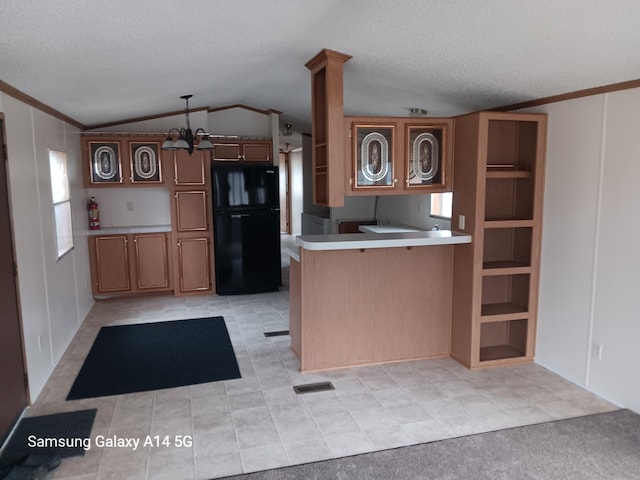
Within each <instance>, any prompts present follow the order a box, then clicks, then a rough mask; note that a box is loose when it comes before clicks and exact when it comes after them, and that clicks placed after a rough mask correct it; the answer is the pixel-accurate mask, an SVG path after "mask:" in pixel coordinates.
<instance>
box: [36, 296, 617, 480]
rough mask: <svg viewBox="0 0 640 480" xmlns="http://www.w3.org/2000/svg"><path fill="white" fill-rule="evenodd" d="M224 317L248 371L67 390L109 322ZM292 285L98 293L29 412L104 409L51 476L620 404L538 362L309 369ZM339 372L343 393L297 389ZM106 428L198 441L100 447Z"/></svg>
mask: <svg viewBox="0 0 640 480" xmlns="http://www.w3.org/2000/svg"><path fill="white" fill-rule="evenodd" d="M215 315H223V316H224V318H225V321H226V324H227V328H228V330H229V334H230V337H231V340H232V343H233V345H234V349H235V352H236V354H237V358H238V363H239V365H240V370H241V373H242V378H241V379H237V380H229V381H224V382H217V383H208V384H201V385H192V386H188V387H180V388H174V389H167V390H159V391H155V392H143V393H135V394H129V395H118V396H112V397H102V398H95V399H86V400H75V401H69V402H67V401H65V397H66V395H67V393H68V391H69V389H70V387H71V384H72V383H73V381H74V379H75V376H76V374H77V373H78V371H79V369H80V367H81V365H82V362H83V359H84V357H85V356H86V354H87V353H88V351H89V349H90V348H91V345H92V342H93V339H94V338H95V336H96V335H97V333H98V330H99V329H100V327H101V326H104V325H118V324H128V323H140V322H155V321H161V320H176V319H181V318H198V317H206V316H215ZM287 328H288V291H287V290H286V289H284V290H282V291H280V292H275V293H268V294H259V295H243V296H201V297H188V298H174V297H168V296H166V297H165V296H158V297H148V298H137V299H117V300H108V301H99V302H97V303H96V305H95V306H94V308H93V309H92V311H91V313H90V314H89V316H88V318H87V319H86V321H85V322H84V324H83V325H82V327H81V328H80V330H79V332H78V333H77V335H76V337H75V338H74V340H73V341H72V343H71V345H70V347H69V349H68V350H67V352H66V353H65V355H64V356H63V358H62V360H61V361H60V363H59V365H58V366H57V368H56V369H55V371H54V372H53V374H52V376H51V378H50V379H49V381H48V383H47V385H46V387H45V389H44V390H43V392H42V394H41V395H40V397H39V398H38V399H37V401H36V402H35V403H34V405H33V406H32V407H31V408H30V409H29V410H28V413H27V414H28V415H29V416H32V415H40V414H47V413H57V412H62V411H71V410H79V409H84V408H97V409H98V414H97V417H96V422H95V424H94V428H93V432H92V448H91V449H90V450H89V451H87V452H86V455H85V456H84V457H75V458H69V459H65V460H64V461H63V463H62V465H61V466H60V467H59V468H58V469H57V470H55V471H54V475H53V476H52V478H57V479H67V480H71V479H73V480H80V479H82V480H84V479H132V480H133V479H141V480H146V479H149V480H162V479H171V480H180V479H189V480H190V479H211V478H218V477H223V476H227V475H232V474H238V473H241V472H252V471H256V470H262V469H269V468H275V467H281V466H286V465H292V464H297V463H305V462H311V461H317V460H322V459H329V458H335V457H341V456H345V455H352V454H356V453H361V452H368V451H373V450H379V449H386V448H391V447H398V446H402V445H410V444H415V443H421V442H428V441H433V440H438V439H444V438H450V437H455V436H460V435H468V434H473V433H479V432H486V431H490V430H496V429H501V428H508V427H515V426H519V425H526V424H531V423H537V422H544V421H549V420H553V419H561V418H567V417H573V416H579V415H584V414H589V413H596V412H603V411H609V410H613V409H615V408H616V407H615V406H613V405H611V404H609V403H607V402H605V401H603V400H601V399H599V398H598V397H596V396H594V395H592V394H590V393H588V392H586V391H584V390H582V389H580V388H578V387H577V386H575V385H573V384H571V383H569V382H567V381H565V380H563V379H562V378H560V377H558V376H557V375H555V374H553V373H551V372H549V371H547V370H545V369H544V368H542V367H540V366H538V365H527V366H518V367H504V368H497V369H492V370H484V371H477V372H471V371H469V370H467V369H466V368H464V367H462V366H461V365H459V364H458V363H456V362H455V361H453V360H450V359H438V360H426V361H415V362H407V363H396V364H389V365H379V366H366V367H359V368H352V369H344V370H336V371H331V372H326V373H323V374H300V373H299V372H298V371H297V369H298V362H297V360H296V358H295V356H294V355H293V353H292V352H291V350H290V349H289V337H271V338H265V337H264V335H263V332H265V331H276V330H286V329H287ZM316 381H331V382H332V383H333V384H334V386H335V390H334V391H329V392H320V393H310V394H304V395H295V394H294V392H293V389H292V386H293V385H296V384H301V383H310V382H316ZM98 435H103V436H108V437H111V438H113V436H117V437H120V438H128V437H132V438H140V439H144V438H146V437H147V435H151V438H152V439H154V438H155V436H159V438H160V439H162V438H164V436H165V435H170V436H171V438H172V440H173V439H174V437H175V436H176V435H182V436H189V437H191V438H192V439H193V443H192V445H191V446H186V447H177V446H175V445H172V446H171V447H166V446H159V447H151V446H147V447H144V448H143V447H141V446H140V447H138V449H137V450H135V451H134V450H132V449H131V448H106V447H104V448H98V447H97V446H95V439H96V437H97V436H98Z"/></svg>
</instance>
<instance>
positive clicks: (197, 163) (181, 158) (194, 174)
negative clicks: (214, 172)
mask: <svg viewBox="0 0 640 480" xmlns="http://www.w3.org/2000/svg"><path fill="white" fill-rule="evenodd" d="M208 159H209V152H208V151H206V150H202V151H200V150H194V151H193V153H192V154H191V155H189V152H187V151H186V150H176V151H175V152H174V159H173V164H174V181H173V183H174V185H176V186H188V187H191V186H200V187H204V186H205V185H206V177H205V165H206V163H207V162H208Z"/></svg>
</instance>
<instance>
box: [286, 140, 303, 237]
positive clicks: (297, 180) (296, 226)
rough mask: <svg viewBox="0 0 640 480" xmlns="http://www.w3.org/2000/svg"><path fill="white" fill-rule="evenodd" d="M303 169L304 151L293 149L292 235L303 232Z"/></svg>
mask: <svg viewBox="0 0 640 480" xmlns="http://www.w3.org/2000/svg"><path fill="white" fill-rule="evenodd" d="M302 171H303V168H302V151H301V150H296V151H292V152H291V153H289V174H290V178H291V184H290V185H289V195H290V196H291V235H300V234H301V233H302V197H303V192H304V185H303V177H302V175H303V174H302Z"/></svg>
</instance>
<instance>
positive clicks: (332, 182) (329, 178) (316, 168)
mask: <svg viewBox="0 0 640 480" xmlns="http://www.w3.org/2000/svg"><path fill="white" fill-rule="evenodd" d="M350 58H351V56H350V55H345V54H343V53H339V52H335V51H332V50H327V49H325V50H322V51H321V52H320V53H318V54H317V55H316V56H315V57H313V58H312V59H311V60H309V61H308V62H307V63H306V64H305V66H306V67H307V68H308V69H309V70H310V71H311V148H312V151H311V158H312V160H311V161H312V175H313V180H312V184H313V203H315V204H317V205H324V206H328V207H342V206H343V205H344V131H343V128H342V122H343V115H344V89H343V78H342V77H343V64H344V63H345V62H346V61H348V60H349V59H350Z"/></svg>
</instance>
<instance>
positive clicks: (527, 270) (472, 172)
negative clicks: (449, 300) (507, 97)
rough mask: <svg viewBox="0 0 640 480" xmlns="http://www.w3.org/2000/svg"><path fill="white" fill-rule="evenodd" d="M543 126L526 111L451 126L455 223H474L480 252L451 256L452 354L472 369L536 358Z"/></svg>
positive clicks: (541, 118)
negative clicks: (459, 220)
mask: <svg viewBox="0 0 640 480" xmlns="http://www.w3.org/2000/svg"><path fill="white" fill-rule="evenodd" d="M546 126H547V121H546V115H544V114H529V113H511V112H477V113H473V114H468V115H462V116H460V117H456V120H455V133H456V135H455V147H454V149H455V150H454V151H455V162H454V163H455V165H454V167H455V172H454V177H455V179H456V195H454V196H453V215H452V217H453V218H458V216H461V215H465V216H467V218H472V219H473V220H474V223H473V224H470V225H473V230H474V234H475V235H476V239H477V242H476V245H477V247H476V248H473V249H472V248H466V249H465V248H459V249H457V250H456V257H455V264H456V275H454V291H455V292H456V296H457V297H456V301H455V302H454V303H453V307H452V328H451V355H452V356H453V357H454V358H456V359H458V360H459V361H460V362H461V363H463V364H464V365H466V366H468V367H469V368H471V369H474V368H485V367H494V366H503V365H515V364H524V363H529V362H531V361H532V359H533V354H534V346H535V329H536V308H535V306H536V305H537V302H538V280H539V271H540V258H539V256H540V234H541V227H542V196H543V190H544V189H543V180H544V163H545V159H544V152H545V140H546ZM458 190H459V191H460V194H458V192H457V191H458Z"/></svg>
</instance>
